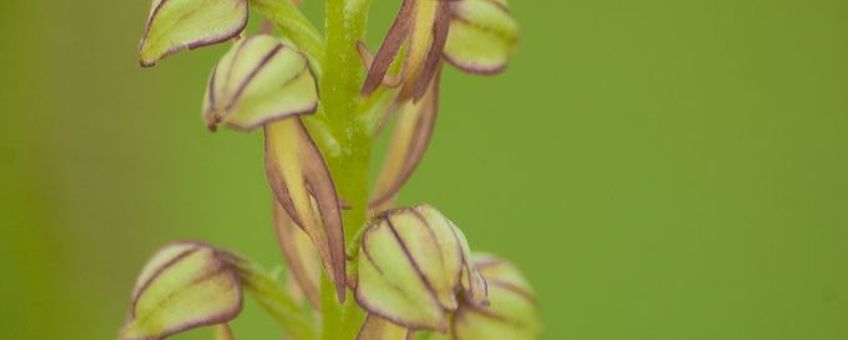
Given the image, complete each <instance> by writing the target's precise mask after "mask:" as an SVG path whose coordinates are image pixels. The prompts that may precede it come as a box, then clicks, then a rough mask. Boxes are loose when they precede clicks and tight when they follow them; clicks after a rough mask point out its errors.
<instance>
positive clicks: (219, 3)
mask: <svg viewBox="0 0 848 340" xmlns="http://www.w3.org/2000/svg"><path fill="white" fill-rule="evenodd" d="M247 17H248V6H247V0H153V4H152V5H151V7H150V14H149V15H148V16H147V24H146V25H145V28H144V36H143V37H142V39H141V43H140V45H139V58H140V63H141V65H142V66H153V65H155V64H156V62H157V61H159V60H160V59H162V58H164V57H166V56H168V55H170V54H173V53H175V52H178V51H180V50H185V49H194V48H197V47H201V46H206V45H211V44H215V43H219V42H222V41H226V40H229V39H232V38H233V37H236V36H237V35H239V33H241V31H243V30H244V28H245V26H246V25H247Z"/></svg>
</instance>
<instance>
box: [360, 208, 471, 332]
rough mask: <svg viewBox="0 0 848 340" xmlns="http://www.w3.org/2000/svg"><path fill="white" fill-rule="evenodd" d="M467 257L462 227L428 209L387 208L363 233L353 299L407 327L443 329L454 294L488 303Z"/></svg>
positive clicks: (454, 304)
mask: <svg viewBox="0 0 848 340" xmlns="http://www.w3.org/2000/svg"><path fill="white" fill-rule="evenodd" d="M470 261H471V259H470V250H469V247H468V242H467V241H466V239H465V236H464V235H463V234H462V231H460V230H459V229H458V228H457V227H456V226H455V225H454V224H453V223H452V222H451V221H450V220H448V219H447V218H446V217H445V216H444V215H442V214H441V213H440V212H438V211H437V210H436V209H434V208H433V207H431V206H429V205H420V206H416V207H413V208H400V209H395V210H390V211H388V212H386V213H384V214H383V215H382V216H381V217H380V218H379V219H378V221H377V222H375V223H373V224H372V225H370V226H368V229H367V230H366V231H365V233H364V234H363V237H362V243H361V248H360V254H359V268H358V269H359V273H358V280H357V284H356V299H357V301H358V302H359V304H360V305H361V306H363V307H364V308H365V309H367V310H368V311H369V312H370V313H372V314H375V315H377V316H379V317H380V318H382V319H386V320H389V321H391V322H392V323H394V324H397V325H401V326H403V327H405V328H407V329H413V330H417V329H430V330H437V331H446V330H447V326H448V314H449V313H450V312H451V311H454V310H456V309H457V308H458V306H459V300H458V298H457V296H458V295H459V296H461V299H464V300H467V301H470V302H471V303H474V304H477V305H485V304H486V302H487V300H486V283H485V281H484V280H483V277H482V276H481V275H480V274H479V273H478V272H477V271H476V270H475V269H473V268H472V267H471V262H470Z"/></svg>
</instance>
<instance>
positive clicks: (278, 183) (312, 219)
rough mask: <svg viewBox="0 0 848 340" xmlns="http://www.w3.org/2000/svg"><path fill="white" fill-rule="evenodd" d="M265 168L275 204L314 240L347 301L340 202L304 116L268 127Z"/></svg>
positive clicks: (338, 289) (338, 288)
mask: <svg viewBox="0 0 848 340" xmlns="http://www.w3.org/2000/svg"><path fill="white" fill-rule="evenodd" d="M265 169H266V172H267V175H268V182H269V184H270V186H271V189H272V190H273V191H274V195H275V196H276V198H277V201H278V202H279V203H280V205H281V206H282V207H283V209H284V210H285V211H286V212H287V213H288V216H289V217H290V218H291V219H292V221H294V223H295V224H297V225H298V226H299V227H300V228H301V229H302V230H303V231H304V232H306V234H307V235H309V238H310V239H312V242H313V244H314V245H315V248H316V249H318V253H319V254H320V255H321V259H322V262H323V264H324V268H325V269H326V270H327V275H328V276H329V277H330V279H331V280H332V281H333V284H334V285H335V286H336V293H337V295H338V299H339V301H344V298H345V259H346V257H345V240H344V230H343V229H342V219H341V211H340V206H339V199H338V197H337V196H336V189H335V185H334V184H333V179H332V177H331V176H330V171H329V169H328V168H327V165H326V163H325V162H324V158H323V157H322V156H321V153H320V151H319V150H318V148H317V147H316V146H315V143H314V141H313V140H312V138H311V137H310V136H309V133H308V132H307V130H306V128H305V127H304V126H303V123H302V122H301V120H300V117H298V116H295V117H292V118H288V119H283V120H279V121H276V122H273V123H269V124H266V125H265Z"/></svg>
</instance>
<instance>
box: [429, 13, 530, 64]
mask: <svg viewBox="0 0 848 340" xmlns="http://www.w3.org/2000/svg"><path fill="white" fill-rule="evenodd" d="M450 7H451V12H452V13H453V19H452V20H451V29H450V34H449V35H448V41H447V44H446V45H445V51H444V55H445V59H446V60H447V61H448V62H449V63H451V64H452V65H454V66H456V67H458V68H460V69H462V70H464V71H466V72H469V73H476V74H494V73H498V72H500V71H502V70H503V69H505V68H506V63H507V60H508V59H509V56H510V55H511V54H512V53H513V51H514V50H515V47H516V46H517V44H518V24H517V23H516V22H515V20H514V19H513V18H512V16H511V15H510V13H509V11H508V9H507V7H506V2H505V1H496V0H463V1H456V2H451V3H450Z"/></svg>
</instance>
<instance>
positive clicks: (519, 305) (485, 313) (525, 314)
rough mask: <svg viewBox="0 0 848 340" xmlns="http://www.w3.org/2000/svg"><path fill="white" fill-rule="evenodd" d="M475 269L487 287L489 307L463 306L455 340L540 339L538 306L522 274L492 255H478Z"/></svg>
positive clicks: (454, 328) (453, 331) (455, 319)
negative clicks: (484, 280)
mask: <svg viewBox="0 0 848 340" xmlns="http://www.w3.org/2000/svg"><path fill="white" fill-rule="evenodd" d="M474 267H475V268H476V269H477V270H478V271H479V272H480V273H481V274H482V275H483V277H484V278H485V279H486V282H487V283H488V292H489V305H488V306H479V305H474V304H466V303H461V304H460V307H459V309H458V310H457V311H456V314H454V317H453V320H452V325H451V334H453V337H454V340H476V339H513V340H531V339H535V338H537V337H538V336H539V332H540V326H539V315H538V312H537V310H536V302H535V298H534V296H533V291H532V289H531V288H530V285H529V284H528V283H527V280H525V279H524V276H523V275H522V274H521V272H520V271H519V270H518V269H517V268H515V266H513V265H512V264H510V263H509V262H506V261H504V260H501V259H499V258H496V257H493V256H490V255H476V256H475V257H474Z"/></svg>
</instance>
